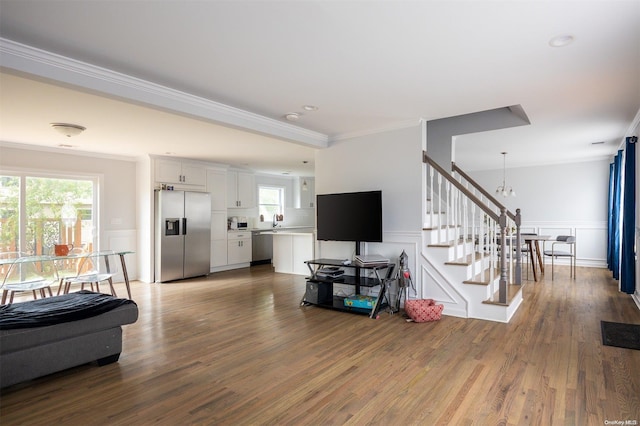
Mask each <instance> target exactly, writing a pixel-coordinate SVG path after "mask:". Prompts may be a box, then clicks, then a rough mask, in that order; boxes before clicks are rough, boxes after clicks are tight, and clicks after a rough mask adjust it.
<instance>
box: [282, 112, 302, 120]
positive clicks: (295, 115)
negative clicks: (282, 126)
mask: <svg viewBox="0 0 640 426" xmlns="http://www.w3.org/2000/svg"><path fill="white" fill-rule="evenodd" d="M284 118H286V119H287V120H289V121H298V120H299V119H300V114H299V113H297V112H289V113H287V114H285V115H284Z"/></svg>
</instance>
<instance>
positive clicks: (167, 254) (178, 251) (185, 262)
mask: <svg viewBox="0 0 640 426" xmlns="http://www.w3.org/2000/svg"><path fill="white" fill-rule="evenodd" d="M155 228H156V235H155V281H156V282H166V281H173V280H179V279H182V278H189V277H197V276H200V275H207V274H208V273H209V271H210V259H211V255H210V254H211V198H210V195H209V194H208V193H206V192H189V191H165V190H158V191H156V192H155Z"/></svg>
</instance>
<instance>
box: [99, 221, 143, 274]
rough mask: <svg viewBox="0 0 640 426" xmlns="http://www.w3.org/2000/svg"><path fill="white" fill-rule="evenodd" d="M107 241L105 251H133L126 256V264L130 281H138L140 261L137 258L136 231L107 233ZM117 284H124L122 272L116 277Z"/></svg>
mask: <svg viewBox="0 0 640 426" xmlns="http://www.w3.org/2000/svg"><path fill="white" fill-rule="evenodd" d="M105 241H106V242H107V244H106V245H107V247H105V250H113V251H132V252H133V253H131V254H127V255H126V256H125V262H126V264H127V274H128V275H129V281H133V280H137V279H138V259H137V256H136V253H135V251H136V230H135V229H126V230H118V231H106V232H105ZM116 281H117V282H123V281H124V278H123V276H122V271H121V272H120V273H119V274H118V276H117V277H116Z"/></svg>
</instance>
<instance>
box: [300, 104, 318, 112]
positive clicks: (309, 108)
mask: <svg viewBox="0 0 640 426" xmlns="http://www.w3.org/2000/svg"><path fill="white" fill-rule="evenodd" d="M302 109H303V110H305V111H317V110H318V107H317V106H315V105H302Z"/></svg>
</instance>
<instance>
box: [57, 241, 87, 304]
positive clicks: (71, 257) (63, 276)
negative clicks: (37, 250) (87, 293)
mask: <svg viewBox="0 0 640 426" xmlns="http://www.w3.org/2000/svg"><path fill="white" fill-rule="evenodd" d="M88 254H89V253H87V252H86V251H85V250H84V249H83V248H82V247H74V248H72V249H71V250H69V254H67V255H66V256H63V257H58V258H57V259H56V266H57V267H58V276H59V277H60V283H59V285H58V291H57V293H56V294H58V295H60V294H61V293H64V294H66V293H68V292H69V291H68V289H67V288H66V287H67V281H68V280H70V279H72V278H75V277H77V276H78V272H79V268H80V263H81V262H82V258H83V257H84V256H85V255H88Z"/></svg>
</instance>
